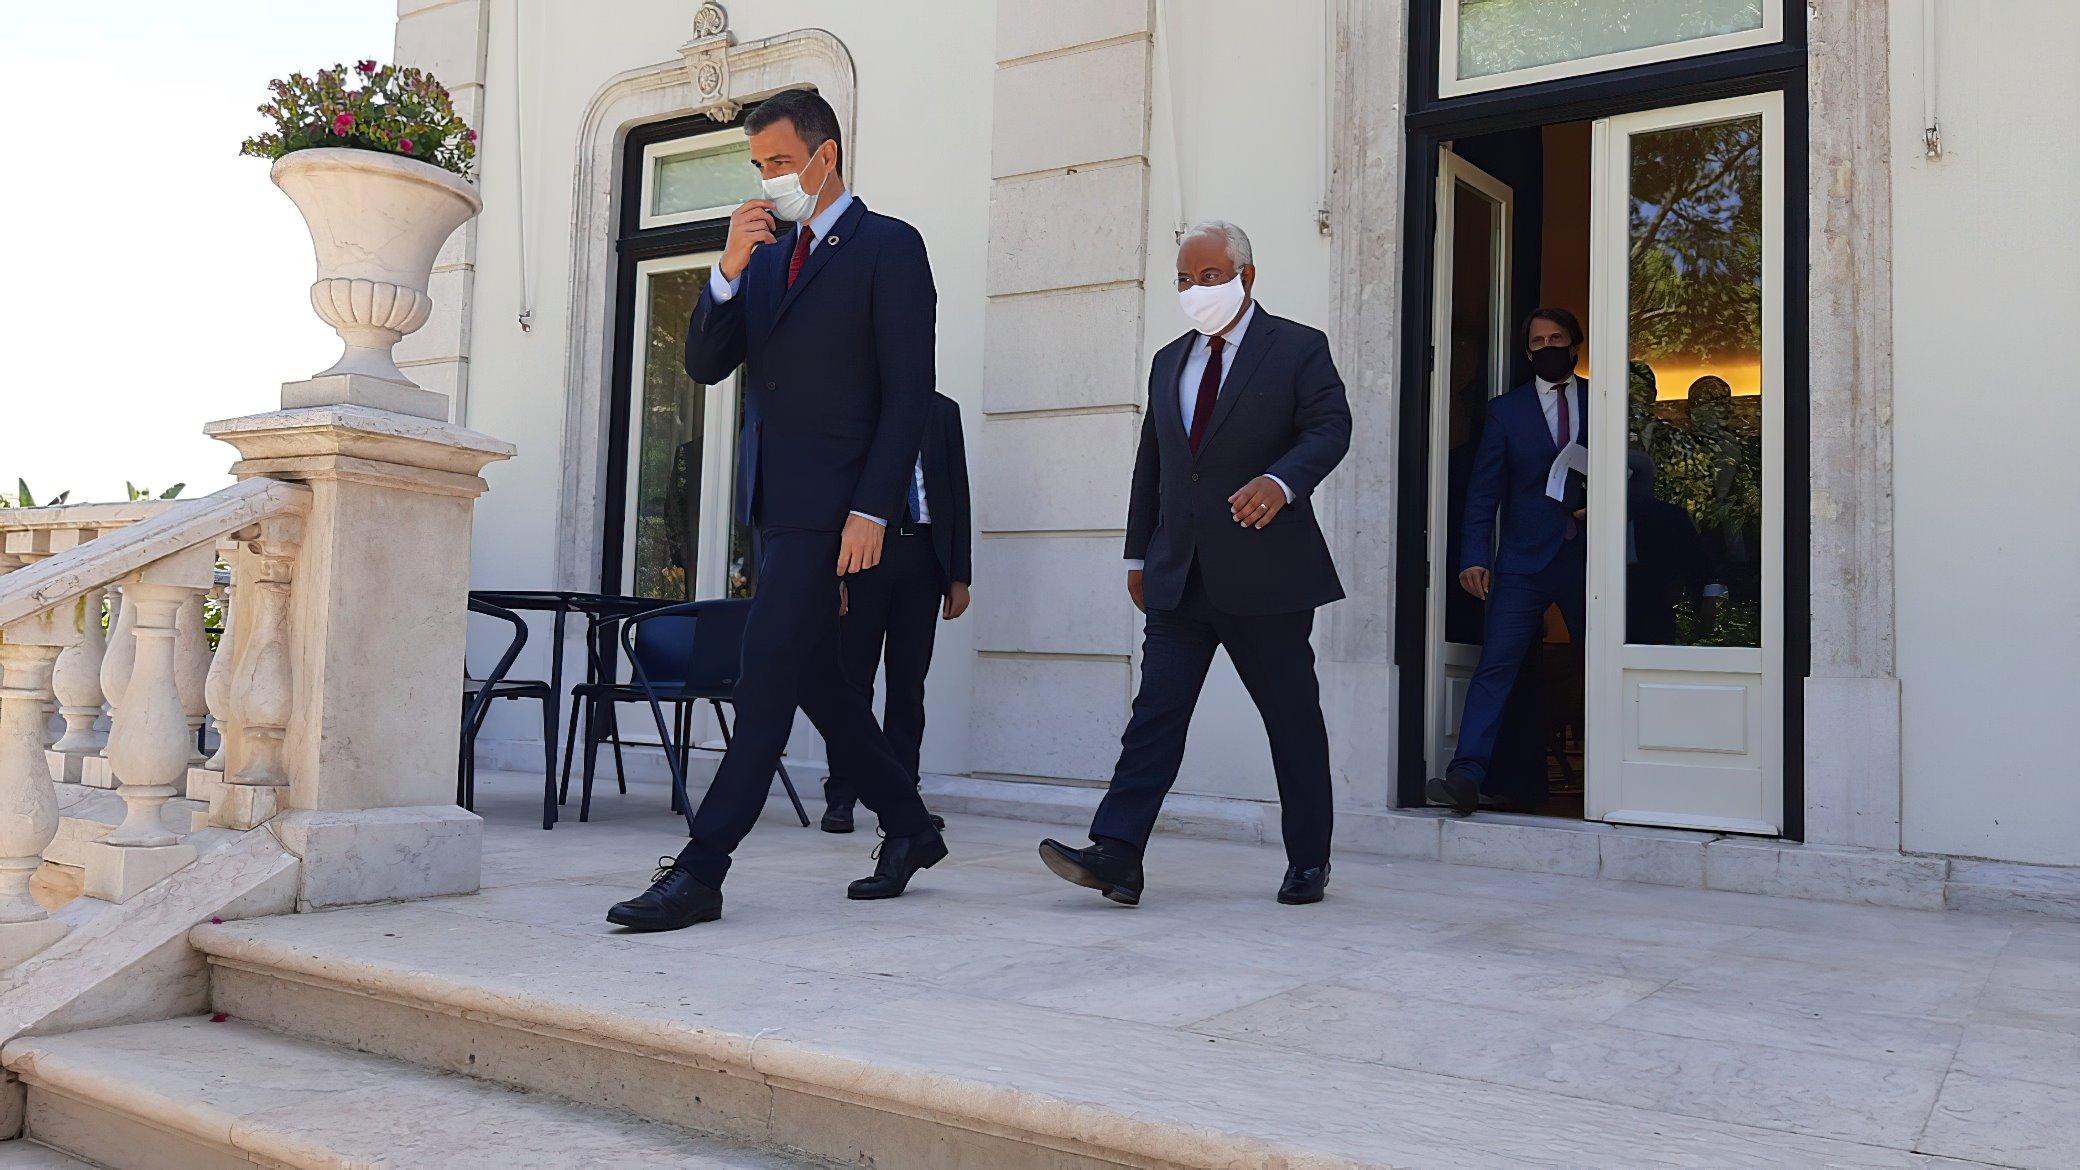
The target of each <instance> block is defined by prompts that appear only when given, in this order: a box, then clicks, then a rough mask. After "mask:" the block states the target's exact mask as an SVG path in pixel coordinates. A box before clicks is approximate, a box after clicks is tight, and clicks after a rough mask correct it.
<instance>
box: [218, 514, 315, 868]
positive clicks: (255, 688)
mask: <svg viewBox="0 0 2080 1170" xmlns="http://www.w3.org/2000/svg"><path fill="white" fill-rule="evenodd" d="M302 543H303V518H302V517H301V516H275V517H270V518H269V519H267V520H265V521H262V522H261V525H260V533H259V539H257V540H254V541H252V542H251V543H250V545H249V546H247V547H246V548H244V549H242V550H241V551H243V552H245V553H246V555H245V556H243V557H242V558H240V559H241V565H242V568H243V570H244V571H245V573H246V578H245V579H246V580H247V581H248V582H249V584H247V585H246V586H244V587H243V588H242V589H241V590H240V594H241V595H242V596H244V597H245V598H246V599H247V600H248V601H249V602H250V605H249V606H247V607H246V608H248V609H250V611H251V612H250V613H241V615H240V617H241V618H242V619H243V620H242V624H243V625H244V626H245V629H246V632H245V634H244V635H243V636H242V637H240V639H239V643H238V644H239V645H240V646H241V647H244V650H243V652H242V653H240V655H239V658H238V661H237V662H236V663H235V664H233V667H232V669H230V670H229V671H227V672H226V678H225V681H224V684H223V690H224V703H225V706H224V711H225V713H226V714H227V715H228V716H229V717H230V719H231V725H232V726H233V727H235V728H236V729H237V741H238V747H237V749H236V750H235V751H234V750H232V748H231V747H230V743H231V741H229V740H227V741H226V752H225V754H226V756H227V757H231V756H235V757H236V759H237V763H236V765H235V766H231V767H228V769H227V771H228V774H227V775H226V776H225V778H224V783H223V784H222V785H221V786H220V787H219V788H218V790H217V791H216V792H215V793H214V794H213V795H212V797H211V800H210V811H209V817H210V821H211V823H213V824H217V825H221V826H223V827H225V828H228V829H250V828H252V827H253V826H255V825H258V824H260V823H262V822H264V821H267V820H271V819H272V818H273V817H274V816H275V814H276V813H278V812H280V811H281V809H282V807H283V805H284V803H285V801H284V795H285V793H286V792H287V791H288V785H289V774H288V771H287V770H286V767H285V765H284V763H283V759H282V750H283V743H284V742H285V741H286V740H287V738H288V729H289V720H290V717H291V716H292V715H293V714H294V712H295V706H296V678H295V672H294V670H293V669H292V668H291V667H290V654H291V652H292V650H291V645H290V637H291V635H290V631H289V597H290V589H291V585H292V582H293V580H294V576H295V567H296V552H297V549H298V547H299V546H300V545H301V544H302ZM231 628H232V627H230V626H226V627H225V629H226V631H227V636H228V632H229V630H230V629H231Z"/></svg>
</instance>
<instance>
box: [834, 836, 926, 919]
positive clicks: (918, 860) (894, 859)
mask: <svg viewBox="0 0 2080 1170" xmlns="http://www.w3.org/2000/svg"><path fill="white" fill-rule="evenodd" d="M944 860H946V838H944V837H941V836H940V835H939V831H938V830H937V829H928V830H926V831H925V832H922V833H918V834H917V835H915V836H911V837H889V838H886V839H884V840H883V841H882V842H881V844H880V845H878V846H876V847H875V849H874V876H873V877H863V878H861V879H859V880H858V881H856V882H854V883H852V884H851V885H849V886H846V887H845V896H846V897H848V898H851V899H852V900H853V901H855V902H869V901H873V900H874V899H877V898H894V897H898V896H900V895H901V894H902V892H903V889H904V887H906V886H908V885H909V884H910V879H911V878H913V877H916V876H917V871H918V870H920V869H930V868H932V867H933V866H935V865H937V864H939V863H940V862H942V861H944Z"/></svg>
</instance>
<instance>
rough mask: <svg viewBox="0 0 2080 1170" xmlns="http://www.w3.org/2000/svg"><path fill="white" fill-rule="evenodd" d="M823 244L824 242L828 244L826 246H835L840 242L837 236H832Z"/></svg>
mask: <svg viewBox="0 0 2080 1170" xmlns="http://www.w3.org/2000/svg"><path fill="white" fill-rule="evenodd" d="M823 242H824V243H826V244H835V243H837V242H838V237H836V236H830V237H827V238H826V239H825V240H824V241H823Z"/></svg>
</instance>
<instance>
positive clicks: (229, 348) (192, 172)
mask: <svg viewBox="0 0 2080 1170" xmlns="http://www.w3.org/2000/svg"><path fill="white" fill-rule="evenodd" d="M396 11H397V9H396V4H395V0H328V2H326V3H305V2H296V3H283V2H282V0H200V2H190V3H176V4H169V3H165V2H164V0H160V2H158V3H143V2H140V0H97V2H96V3H92V4H38V5H17V6H10V10H9V12H8V13H7V16H6V31H5V33H4V35H0V134H4V140H5V143H6V150H7V152H8V165H7V167H6V168H5V172H6V178H5V181H0V402H4V403H5V406H6V411H5V414H4V415H0V417H4V418H5V420H6V422H5V425H4V429H0V488H4V489H6V490H9V491H12V490H13V486H14V481H15V479H16V478H17V477H21V478H25V479H27V480H28V481H29V484H30V486H31V488H33V489H34V490H35V491H36V492H37V493H38V496H39V498H40V497H42V496H45V495H49V494H51V493H55V492H58V491H63V490H66V489H70V490H71V491H72V499H73V500H74V501H75V502H84V501H89V500H120V499H122V498H123V483H124V481H125V480H126V479H127V480H131V481H134V482H136V483H137V484H139V485H140V486H150V487H153V488H164V487H165V486H167V485H168V484H170V483H173V482H175V481H176V480H186V481H187V482H188V484H189V485H190V486H189V490H188V492H187V493H185V494H188V495H197V494H201V493H203V492H207V491H212V490H215V489H216V488H218V487H221V486H223V485H224V484H226V483H229V482H230V476H229V474H228V469H229V467H230V465H231V461H232V459H233V458H235V452H233V451H232V450H231V448H229V447H227V446H225V445H223V444H221V443H218V442H216V441H215V440H212V439H207V438H204V437H203V436H202V424H203V423H205V422H207V421H209V420H211V419H217V418H227V417H231V416H235V415H239V414H246V413H251V412H254V411H260V410H268V409H272V408H273V407H274V405H275V404H276V399H277V396H278V394H279V393H280V385H281V383H282V382H284V381H288V380H291V379H294V378H301V377H305V376H308V375H309V374H311V373H314V372H316V371H317V370H320V369H323V368H324V367H326V366H328V365H330V364H331V363H332V361H333V359H334V358H335V357H337V356H338V351H339V342H338V340H337V339H336V338H335V337H334V335H333V333H332V331H331V330H330V329H328V328H326V327H325V326H324V325H323V324H322V323H320V322H319V321H318V319H317V318H316V317H315V316H314V315H313V314H312V313H311V310H310V304H309V302H308V301H307V300H306V299H305V297H306V291H305V290H306V289H307V288H308V287H309V285H310V282H311V279H312V267H313V261H312V258H311V249H310V238H309V236H308V234H306V232H305V231H304V227H303V222H302V220H301V219H300V218H299V217H298V216H297V214H296V210H295V208H294V207H292V206H291V205H290V203H289V201H288V199H287V198H285V197H284V196H283V195H282V193H281V192H279V191H277V190H275V188H274V185H273V184H272V183H270V182H268V179H267V163H266V162H264V161H263V160H260V159H250V158H240V157H239V156H238V144H239V142H240V141H241V140H243V139H244V138H245V137H246V136H247V135H248V134H251V133H253V132H255V131H256V130H258V129H259V128H260V127H261V119H260V116H259V115H258V114H257V113H255V112H254V109H253V107H255V106H257V105H259V104H260V102H261V101H262V100H264V99H265V98H266V96H267V82H268V81H269V79H271V78H274V77H279V76H286V75H287V74H289V73H291V72H293V71H295V70H298V69H302V70H306V71H308V70H310V69H313V68H316V67H318V66H321V65H327V64H331V63H333V62H335V61H351V60H354V59H356V58H359V57H375V58H378V59H381V60H388V59H389V58H390V54H391V37H392V31H393V25H394V22H395V20H396Z"/></svg>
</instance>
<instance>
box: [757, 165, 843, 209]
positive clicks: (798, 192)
mask: <svg viewBox="0 0 2080 1170" xmlns="http://www.w3.org/2000/svg"><path fill="white" fill-rule="evenodd" d="M804 169H806V168H804ZM830 181H831V173H830V171H828V170H826V171H824V172H823V182H821V183H818V184H816V190H815V191H813V192H810V191H804V190H802V173H801V171H796V172H795V173H794V174H791V175H776V176H774V177H773V178H770V179H760V180H759V181H758V184H759V186H761V187H764V188H765V192H766V198H767V199H770V200H772V201H773V214H774V215H777V216H779V217H780V218H781V219H784V220H786V221H787V222H789V223H800V222H802V221H803V220H805V219H807V218H809V215H810V213H811V212H814V211H815V210H816V201H817V200H819V199H821V198H823V187H824V184H825V183H828V182H830Z"/></svg>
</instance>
